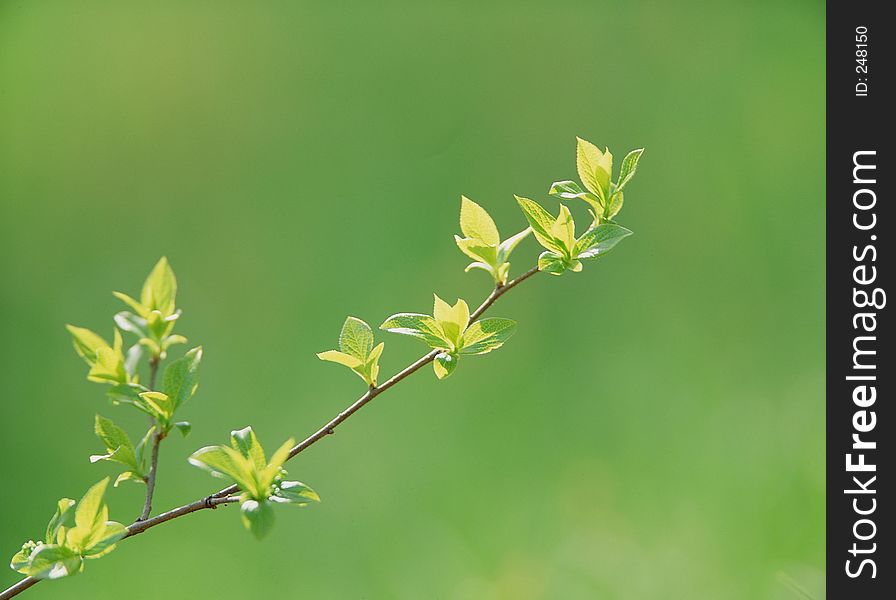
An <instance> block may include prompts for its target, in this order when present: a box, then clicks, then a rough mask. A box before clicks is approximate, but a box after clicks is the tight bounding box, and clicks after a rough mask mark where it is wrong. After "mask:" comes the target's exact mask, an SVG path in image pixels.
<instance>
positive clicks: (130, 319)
mask: <svg viewBox="0 0 896 600" xmlns="http://www.w3.org/2000/svg"><path fill="white" fill-rule="evenodd" d="M113 320H114V321H115V324H116V325H117V326H118V328H119V329H121V330H122V331H127V332H128V333H133V334H135V335H136V336H137V337H146V336H147V335H149V329H148V328H147V326H146V319H144V318H143V317H140V316H138V315H135V314H134V313H132V312H129V311H126V310H123V311H121V312H119V313H116V314H115V316H114V317H113Z"/></svg>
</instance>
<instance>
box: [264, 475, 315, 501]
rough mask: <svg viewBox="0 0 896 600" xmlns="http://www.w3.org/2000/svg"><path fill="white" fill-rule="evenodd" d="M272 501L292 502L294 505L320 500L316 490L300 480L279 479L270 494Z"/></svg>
mask: <svg viewBox="0 0 896 600" xmlns="http://www.w3.org/2000/svg"><path fill="white" fill-rule="evenodd" d="M271 501H272V502H279V503H282V504H292V505H294V506H307V505H309V504H311V503H312V502H320V496H318V495H317V492H315V491H314V490H312V489H311V488H310V487H308V486H307V485H305V484H304V483H302V482H301V481H281V482H280V483H279V485H277V489H276V490H275V491H274V495H273V496H271Z"/></svg>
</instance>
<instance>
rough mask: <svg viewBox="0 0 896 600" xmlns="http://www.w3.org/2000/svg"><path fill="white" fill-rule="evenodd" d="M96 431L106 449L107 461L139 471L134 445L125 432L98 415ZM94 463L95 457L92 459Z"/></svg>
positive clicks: (95, 423) (95, 422)
mask: <svg viewBox="0 0 896 600" xmlns="http://www.w3.org/2000/svg"><path fill="white" fill-rule="evenodd" d="M94 431H95V432H96V435H97V437H98V438H100V440H101V441H102V442H103V444H104V445H105V447H106V452H108V453H109V454H108V455H107V457H106V458H107V460H114V461H116V462H120V463H122V464H124V465H126V466H129V467H133V468H134V469H135V470H137V471H139V470H140V466H139V465H138V464H137V455H136V452H135V450H134V445H133V444H132V443H131V439H130V438H129V437H128V434H127V433H125V431H124V430H123V429H122V428H121V427H119V426H118V425H116V424H115V423H113V422H112V421H111V420H110V419H107V418H106V417H103V416H101V415H96V419H95V421H94ZM91 462H93V457H91Z"/></svg>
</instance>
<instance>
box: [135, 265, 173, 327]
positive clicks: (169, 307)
mask: <svg viewBox="0 0 896 600" xmlns="http://www.w3.org/2000/svg"><path fill="white" fill-rule="evenodd" d="M176 296H177V279H176V278H175V277H174V271H173V270H172V269H171V265H169V264H168V259H167V258H166V257H164V256H163V257H162V258H160V259H159V262H157V263H156V265H155V266H154V267H153V268H152V271H150V273H149V276H148V277H147V278H146V281H145V282H143V289H142V290H141V291H140V304H142V305H143V306H146V307H147V308H149V309H150V310H158V311H160V312H161V313H162V315H163V316H168V315H170V314H173V313H174V307H175V300H176Z"/></svg>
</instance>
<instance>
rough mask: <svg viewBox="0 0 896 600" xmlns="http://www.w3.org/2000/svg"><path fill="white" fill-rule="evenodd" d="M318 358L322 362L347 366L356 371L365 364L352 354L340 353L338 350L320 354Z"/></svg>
mask: <svg viewBox="0 0 896 600" xmlns="http://www.w3.org/2000/svg"><path fill="white" fill-rule="evenodd" d="M317 357H318V358H319V359H321V360H325V361H328V362H334V363H338V364H340V365H345V366H346V367H348V368H349V369H355V368H357V367H360V366H361V365H362V364H364V363H363V362H361V359H359V358H355V357H354V356H352V355H350V354H346V353H345V352H340V351H338V350H327V351H326V352H318V353H317Z"/></svg>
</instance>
